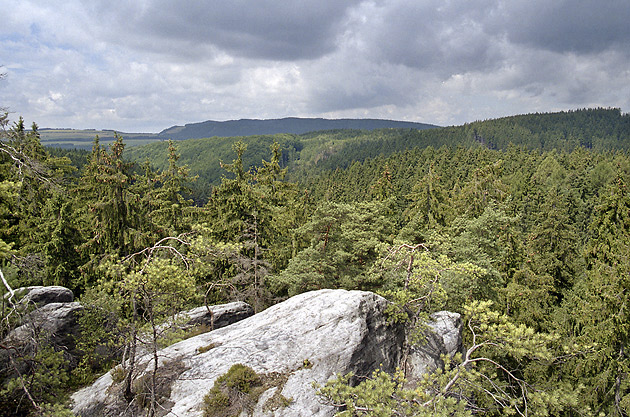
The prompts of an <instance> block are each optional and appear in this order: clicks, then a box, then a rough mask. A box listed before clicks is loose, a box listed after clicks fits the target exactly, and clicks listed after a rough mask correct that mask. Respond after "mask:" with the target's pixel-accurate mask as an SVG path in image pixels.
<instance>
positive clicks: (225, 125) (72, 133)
mask: <svg viewBox="0 0 630 417" xmlns="http://www.w3.org/2000/svg"><path fill="white" fill-rule="evenodd" d="M435 127H437V126H435V125H430V124H425V123H415V122H403V121H397V120H382V119H335V120H331V119H321V118H319V119H308V118H298V117H289V118H284V119H271V120H252V119H241V120H228V121H225V122H217V121H213V120H208V121H205V122H200V123H189V124H186V125H184V126H172V127H170V128H168V129H165V130H163V131H162V132H160V133H126V132H118V134H120V135H121V136H123V137H124V138H125V143H126V144H127V146H139V145H146V144H149V143H153V142H160V141H165V140H169V139H173V140H185V139H198V138H210V137H234V136H252V135H273V134H279V133H291V134H302V133H308V132H315V131H320V130H334V129H358V130H374V129H391V128H406V129H431V128H435ZM39 133H40V136H41V141H42V144H44V145H45V146H52V147H59V148H79V149H91V147H92V141H93V140H94V137H95V136H96V135H98V136H99V138H100V139H101V142H102V143H111V142H112V141H113V140H114V135H115V133H116V132H115V131H113V130H96V129H50V128H42V129H40V130H39Z"/></svg>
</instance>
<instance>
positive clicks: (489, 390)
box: [317, 302, 579, 417]
mask: <svg viewBox="0 0 630 417" xmlns="http://www.w3.org/2000/svg"><path fill="white" fill-rule="evenodd" d="M490 306H491V303H490V302H473V303H472V304H469V305H467V306H465V307H464V310H465V312H466V324H467V325H466V328H467V329H468V331H469V333H468V337H469V338H470V339H469V344H468V345H469V346H470V347H469V348H468V349H467V351H466V352H465V354H464V355H463V356H462V355H460V354H458V355H456V357H455V358H448V357H447V358H444V359H445V367H444V369H438V370H436V371H435V372H434V373H432V374H429V375H425V376H424V377H423V378H422V379H421V380H420V381H419V382H418V383H417V385H415V386H410V384H409V383H408V382H407V381H406V380H405V378H404V376H403V374H402V372H401V371H397V372H395V373H394V374H393V375H390V374H388V373H386V372H383V371H381V370H376V371H375V372H374V373H373V374H372V376H371V378H368V379H366V380H365V381H363V382H361V383H360V384H359V385H357V386H351V385H350V383H349V382H350V378H351V377H352V375H351V374H349V375H345V376H338V377H337V378H336V379H333V380H331V381H329V382H327V383H326V385H325V386H323V387H321V386H319V387H317V388H318V389H319V394H320V395H321V396H322V397H323V398H325V399H326V400H327V401H328V402H329V403H330V404H333V405H335V406H336V407H340V408H344V410H343V411H341V412H339V413H338V414H337V415H339V416H361V415H365V416H393V415H399V416H412V415H413V416H461V417H463V416H472V415H473V414H483V415H489V416H492V415H497V416H499V415H506V416H507V415H516V414H519V415H530V414H531V415H558V413H560V412H562V411H563V410H571V409H572V408H574V407H576V405H577V403H578V398H579V392H578V391H575V390H573V389H571V387H570V386H569V385H568V384H562V383H560V384H558V385H557V386H555V387H553V388H551V389H548V390H543V389H540V387H536V386H534V385H533V384H532V383H531V382H530V381H527V380H525V379H523V373H522V371H523V369H524V367H525V366H527V365H528V364H530V363H536V362H547V361H550V360H552V358H553V355H552V351H551V349H550V347H551V344H552V343H553V342H554V340H555V338H554V337H553V336H551V335H548V334H543V333H537V332H535V331H534V330H533V329H531V328H527V327H525V326H523V325H520V326H517V325H515V324H513V323H512V322H511V321H510V320H509V319H508V317H507V316H505V315H502V314H499V313H497V312H494V311H492V310H490ZM508 362H509V363H510V365H509V367H507V366H505V365H503V363H508Z"/></svg>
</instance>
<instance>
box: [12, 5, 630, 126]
mask: <svg viewBox="0 0 630 417" xmlns="http://www.w3.org/2000/svg"><path fill="white" fill-rule="evenodd" d="M7 2H8V0H0V7H1V8H2V10H3V12H6V16H5V17H4V18H3V25H2V27H0V65H3V66H4V71H6V72H7V73H8V77H7V78H6V79H5V80H3V81H0V101H1V102H0V105H2V106H8V107H9V108H10V109H11V110H12V111H14V112H16V113H17V114H21V115H23V116H24V117H25V118H26V119H27V121H31V120H33V121H36V122H37V123H38V124H39V125H40V126H45V127H60V126H64V127H65V126H70V127H76V128H87V127H92V128H112V129H118V130H123V131H159V130H161V129H164V128H166V127H169V126H171V125H173V124H183V123H188V122H195V121H202V120H207V119H215V120H225V119H237V118H245V117H251V118H272V117H285V116H323V117H384V118H391V119H401V120H416V121H421V122H428V123H438V124H458V123H463V122H465V121H471V120H475V119H486V118H491V117H497V116H504V115H508V114H513V113H525V112H530V111H551V110H557V109H566V108H576V107H585V106H616V107H621V108H622V110H624V111H628V108H630V87H628V86H630V70H629V69H628V68H630V25H627V21H628V20H630V3H628V2H622V1H618V0H613V1H610V2H603V3H602V2H599V1H597V2H596V1H595V0H585V1H582V2H579V4H577V3H576V2H571V1H568V0H560V1H557V2H548V1H543V0H528V1H525V0H514V1H510V2H504V1H500V0H477V1H469V0H450V1H443V0H421V1H418V0H371V1H368V0H366V1H360V0H353V1H348V2H339V1H337V0H325V1H314V0H311V1H300V2H281V1H279V0H260V1H257V2H249V1H244V0H238V1H237V0H234V1H230V2H219V1H210V0H208V1H203V2H190V3H181V2H179V1H175V0H138V1H135V2H131V1H128V0H114V1H111V0H110V1H107V2H105V1H101V0H90V1H79V0H68V1H65V2H62V3H58V2H50V1H49V0H22V1H20V2H17V3H15V2H12V3H15V4H11V5H9V4H7Z"/></svg>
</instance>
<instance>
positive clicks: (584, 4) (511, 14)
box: [487, 0, 630, 54]
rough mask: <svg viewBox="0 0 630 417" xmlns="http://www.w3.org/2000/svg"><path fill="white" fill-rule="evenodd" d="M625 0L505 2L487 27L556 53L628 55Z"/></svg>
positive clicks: (627, 4)
mask: <svg viewBox="0 0 630 417" xmlns="http://www.w3.org/2000/svg"><path fill="white" fill-rule="evenodd" d="M629 22H630V2H629V1H627V0H579V1H575V0H573V1H567V0H554V1H549V0H530V1H514V2H507V3H506V4H505V5H504V7H502V8H500V9H499V10H498V13H497V14H496V15H495V16H494V20H488V21H487V25H488V27H489V28H493V29H494V30H496V31H497V33H498V34H502V33H503V34H505V35H506V36H507V38H508V39H509V41H510V42H512V43H516V44H524V45H527V46H530V47H534V48H539V49H544V50H550V51H554V52H559V53H565V52H572V53H576V54H590V53H597V52H601V51H604V50H609V49H619V50H625V51H626V52H630V49H629V48H630V23H629Z"/></svg>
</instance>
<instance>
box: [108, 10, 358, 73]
mask: <svg viewBox="0 0 630 417" xmlns="http://www.w3.org/2000/svg"><path fill="white" fill-rule="evenodd" d="M123 3H125V4H122V5H121V7H120V8H117V7H116V6H117V5H116V4H112V2H103V3H102V4H101V5H100V7H99V11H100V12H101V13H103V15H106V16H110V17H111V18H113V19H114V20H116V21H118V22H119V23H120V24H122V25H123V26H124V27H125V32H127V33H122V34H116V35H117V36H120V37H119V40H120V41H122V42H129V41H131V42H134V41H135V42H142V43H144V45H145V46H146V45H147V41H148V40H150V42H151V43H152V46H153V49H155V50H160V48H162V47H163V48H164V52H169V53H172V52H173V50H172V48H173V44H172V42H173V41H180V42H182V48H190V49H192V50H193V51H194V50H195V48H197V49H198V50H199V51H200V52H203V51H204V48H206V47H208V46H211V47H213V48H217V49H219V50H222V51H226V52H228V53H230V54H233V55H235V56H245V57H248V58H253V59H255V58H262V59H269V60H283V61H284V60H296V59H305V58H306V59H311V58H317V57H320V56H322V55H324V54H326V53H329V52H330V51H332V50H334V48H335V47H336V41H337V35H338V33H339V30H340V25H341V24H342V23H343V21H344V18H345V16H346V13H347V10H348V8H349V7H351V6H353V5H355V4H357V3H359V1H358V0H356V1H338V0H322V1H286V2H285V1H273V0H256V1H244V0H233V1H191V2H181V1H179V0H155V1H144V2H142V1H139V2H137V3H133V2H132V5H129V4H128V3H129V2H123ZM129 35H131V39H129ZM182 52H183V53H186V52H189V51H182Z"/></svg>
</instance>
